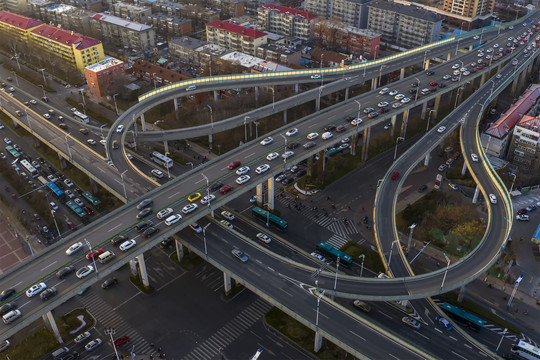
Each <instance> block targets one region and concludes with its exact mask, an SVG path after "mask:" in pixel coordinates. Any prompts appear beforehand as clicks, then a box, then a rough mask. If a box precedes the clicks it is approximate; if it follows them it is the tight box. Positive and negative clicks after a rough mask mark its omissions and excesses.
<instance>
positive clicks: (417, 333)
mask: <svg viewBox="0 0 540 360" xmlns="http://www.w3.org/2000/svg"><path fill="white" fill-rule="evenodd" d="M416 335H420V336H421V337H423V338H425V339H428V340H430V338H429V337H427V336H426V335H424V334H420V333H419V332H418V331H417V332H416Z"/></svg>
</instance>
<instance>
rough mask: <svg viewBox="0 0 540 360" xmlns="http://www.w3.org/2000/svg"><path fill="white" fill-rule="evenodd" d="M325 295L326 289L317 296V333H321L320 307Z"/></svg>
mask: <svg viewBox="0 0 540 360" xmlns="http://www.w3.org/2000/svg"><path fill="white" fill-rule="evenodd" d="M317 286H318V281H317ZM323 296H324V290H323V291H322V292H321V294H320V295H318V296H317V317H316V318H315V329H316V333H319V308H320V304H321V298H322V297H323Z"/></svg>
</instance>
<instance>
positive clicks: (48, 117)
mask: <svg viewBox="0 0 540 360" xmlns="http://www.w3.org/2000/svg"><path fill="white" fill-rule="evenodd" d="M43 117H44V118H45V119H47V120H49V119H50V118H51V115H49V114H47V113H45V114H43Z"/></svg>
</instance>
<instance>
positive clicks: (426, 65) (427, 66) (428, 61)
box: [424, 59, 431, 70]
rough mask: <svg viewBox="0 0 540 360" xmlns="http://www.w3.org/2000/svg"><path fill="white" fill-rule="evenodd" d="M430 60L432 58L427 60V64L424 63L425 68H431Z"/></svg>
mask: <svg viewBox="0 0 540 360" xmlns="http://www.w3.org/2000/svg"><path fill="white" fill-rule="evenodd" d="M430 61H431V60H430V59H426V62H425V64H424V70H427V69H429V63H430Z"/></svg>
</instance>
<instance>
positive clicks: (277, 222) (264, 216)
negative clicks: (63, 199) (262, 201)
mask: <svg viewBox="0 0 540 360" xmlns="http://www.w3.org/2000/svg"><path fill="white" fill-rule="evenodd" d="M251 214H252V215H253V216H254V217H256V218H257V219H259V220H261V221H263V222H264V223H266V222H267V221H268V224H269V225H272V226H274V227H275V228H277V229H278V230H280V231H283V232H287V230H289V224H288V223H287V222H286V221H285V220H283V219H281V218H279V217H277V216H276V215H274V214H272V213H271V212H269V211H266V210H264V209H261V208H260V207H257V206H256V207H254V208H253V210H252V211H251Z"/></svg>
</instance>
